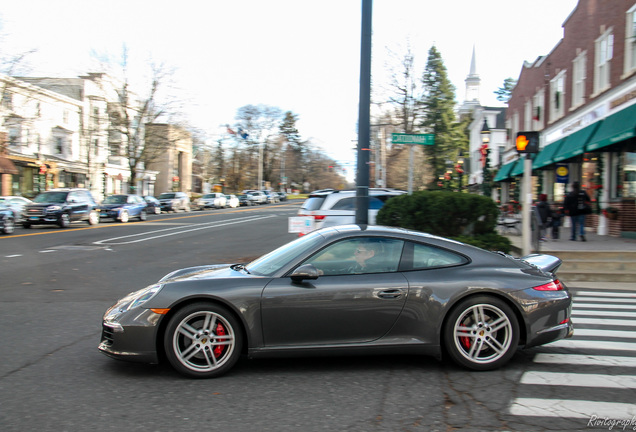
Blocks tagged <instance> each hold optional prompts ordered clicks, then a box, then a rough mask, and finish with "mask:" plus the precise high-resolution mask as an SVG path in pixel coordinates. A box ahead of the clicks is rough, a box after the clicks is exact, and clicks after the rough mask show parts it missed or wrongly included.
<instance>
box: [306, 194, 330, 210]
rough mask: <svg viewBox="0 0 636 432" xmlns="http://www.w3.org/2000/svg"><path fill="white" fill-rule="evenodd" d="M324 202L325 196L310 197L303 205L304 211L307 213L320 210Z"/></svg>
mask: <svg viewBox="0 0 636 432" xmlns="http://www.w3.org/2000/svg"><path fill="white" fill-rule="evenodd" d="M324 201H325V197H323V196H316V197H309V198H307V199H306V200H305V202H304V203H303V206H302V209H303V210H307V211H314V210H319V209H320V206H322V203H323V202H324Z"/></svg>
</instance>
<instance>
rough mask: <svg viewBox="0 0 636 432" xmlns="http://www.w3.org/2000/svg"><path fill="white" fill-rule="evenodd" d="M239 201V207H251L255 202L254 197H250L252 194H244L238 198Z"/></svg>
mask: <svg viewBox="0 0 636 432" xmlns="http://www.w3.org/2000/svg"><path fill="white" fill-rule="evenodd" d="M238 199H239V205H241V206H253V205H256V202H255V201H254V197H253V196H252V194H248V193H244V194H241V195H239V196H238Z"/></svg>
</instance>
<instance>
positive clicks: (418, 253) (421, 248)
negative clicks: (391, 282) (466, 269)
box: [401, 243, 468, 270]
mask: <svg viewBox="0 0 636 432" xmlns="http://www.w3.org/2000/svg"><path fill="white" fill-rule="evenodd" d="M467 262H468V259H467V258H466V257H464V256H463V255H459V254H456V253H454V252H451V251H449V250H446V249H442V248H438V247H435V246H430V245H425V244H420V243H407V245H406V247H405V250H404V257H403V260H402V266H401V270H425V269H429V268H438V267H450V266H456V265H461V264H465V263H467Z"/></svg>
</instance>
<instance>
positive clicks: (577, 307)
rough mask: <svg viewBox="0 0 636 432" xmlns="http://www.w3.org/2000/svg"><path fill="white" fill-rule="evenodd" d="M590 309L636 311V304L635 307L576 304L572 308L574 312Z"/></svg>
mask: <svg viewBox="0 0 636 432" xmlns="http://www.w3.org/2000/svg"><path fill="white" fill-rule="evenodd" d="M589 307H594V308H598V309H627V310H636V304H633V305H624V304H595V305H589V304H580V303H577V302H574V306H572V309H573V310H577V309H580V308H589Z"/></svg>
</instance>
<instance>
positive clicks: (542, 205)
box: [537, 194, 552, 241]
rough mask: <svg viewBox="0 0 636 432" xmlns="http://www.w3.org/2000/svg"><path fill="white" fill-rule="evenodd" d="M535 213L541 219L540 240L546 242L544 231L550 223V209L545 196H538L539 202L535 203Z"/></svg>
mask: <svg viewBox="0 0 636 432" xmlns="http://www.w3.org/2000/svg"><path fill="white" fill-rule="evenodd" d="M537 211H538V212H539V218H540V219H541V227H540V230H539V231H540V233H541V240H542V241H545V240H546V230H547V229H548V227H549V226H550V224H551V222H552V209H551V208H550V204H548V196H547V195H546V194H541V195H539V202H538V203H537Z"/></svg>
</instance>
